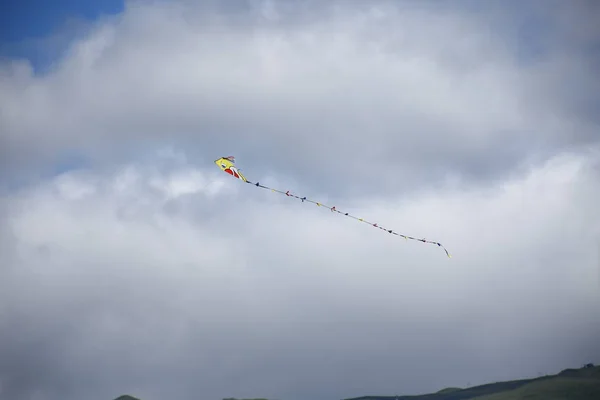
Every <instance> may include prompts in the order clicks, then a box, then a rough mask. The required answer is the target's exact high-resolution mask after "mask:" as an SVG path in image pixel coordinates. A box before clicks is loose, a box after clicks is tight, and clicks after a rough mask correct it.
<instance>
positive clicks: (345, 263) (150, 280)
mask: <svg viewBox="0 0 600 400" xmlns="http://www.w3.org/2000/svg"><path fill="white" fill-rule="evenodd" d="M597 159H598V158H597V154H595V155H593V157H590V158H582V157H581V156H565V157H560V158H558V159H556V160H553V162H551V163H549V164H548V165H546V166H545V167H543V168H539V169H537V170H534V171H532V172H531V173H530V174H529V175H528V176H527V177H523V178H519V179H514V180H513V181H510V182H507V183H505V184H504V185H502V186H499V187H497V188H496V189H495V190H494V191H493V192H487V191H485V190H477V191H472V192H464V191H451V192H446V193H431V194H427V195H423V196H422V197H419V198H414V199H411V200H402V199H394V198H389V199H386V200H377V199H368V200H365V201H364V203H363V204H362V205H359V206H358V207H357V209H356V212H357V213H360V214H361V215H365V216H367V215H369V216H372V217H373V218H381V223H383V221H385V222H386V224H388V225H389V226H390V227H400V226H404V228H405V229H406V230H407V232H408V233H410V232H411V231H412V232H415V233H416V234H418V233H422V234H431V237H432V238H433V237H434V235H435V237H437V238H440V239H439V240H442V239H441V238H445V239H446V241H447V242H448V243H446V244H447V245H448V246H449V247H450V249H451V251H452V252H453V253H454V255H455V257H454V258H453V259H452V260H447V259H446V258H445V256H444V254H443V252H442V251H441V250H439V249H438V248H437V247H434V246H431V247H430V246H428V245H423V244H421V243H418V242H404V241H403V240H401V239H398V238H393V237H391V236H387V235H384V234H382V233H380V232H379V231H377V230H373V229H368V227H364V226H361V225H360V224H356V223H355V222H354V221H351V220H346V219H344V218H341V217H339V216H337V215H330V213H325V212H323V211H322V209H318V208H317V207H314V209H313V208H312V207H308V206H307V205H306V204H302V203H299V202H298V203H295V202H291V201H288V199H287V198H283V200H280V199H279V198H278V197H276V196H273V195H272V194H271V193H268V192H267V193H265V194H264V196H263V195H256V197H252V196H251V197H249V198H248V197H246V195H245V193H241V192H242V191H243V190H244V191H245V190H251V189H252V188H250V189H246V188H245V187H244V188H243V189H242V188H236V187H235V185H236V183H237V182H235V181H233V180H230V179H229V178H228V177H227V176H225V177H221V176H217V177H215V178H214V179H216V180H215V181H214V183H215V184H217V187H219V190H218V191H217V192H216V193H215V192H210V191H209V190H208V189H205V188H201V187H200V186H197V187H196V189H195V190H187V191H180V192H179V193H178V194H173V189H172V188H173V187H188V188H189V187H193V184H194V183H195V182H207V183H210V181H209V179H210V177H208V176H207V175H206V173H204V172H202V171H198V170H193V169H189V168H187V167H185V166H181V165H180V166H177V167H175V168H174V169H173V170H171V171H162V172H161V171H152V170H150V169H148V168H144V167H142V166H139V165H131V166H127V167H124V168H122V169H120V170H119V172H117V173H115V174H106V175H105V174H100V173H94V172H86V173H83V172H71V173H66V174H65V175H62V176H59V177H57V178H55V179H54V180H53V181H50V182H47V183H45V184H41V185H40V186H38V187H34V188H31V189H28V190H27V191H24V192H22V193H19V194H15V195H13V197H11V198H9V199H6V201H7V202H8V204H10V205H11V208H10V211H11V219H10V224H9V225H5V228H8V229H9V230H10V232H12V233H13V235H14V240H15V242H16V245H15V246H14V248H15V249H16V250H17V251H15V253H14V254H13V256H12V258H11V259H10V262H9V263H8V264H7V265H8V266H9V268H4V269H3V270H2V275H3V276H2V291H1V292H2V293H3V297H4V299H3V301H2V303H3V304H5V307H4V313H3V318H2V326H3V331H4V334H3V341H2V343H3V347H2V353H3V357H2V360H3V363H2V368H1V373H0V376H2V377H3V378H2V383H3V390H5V392H4V394H5V395H7V396H8V397H10V398H15V399H20V398H26V397H27V396H26V394H27V392H26V389H25V388H27V390H36V389H37V390H41V391H42V392H43V393H46V394H47V395H48V397H42V398H48V399H53V398H58V397H61V396H64V393H67V394H68V395H70V396H72V397H66V398H77V397H81V396H82V395H84V393H88V394H86V396H88V397H89V398H98V399H101V398H110V397H111V396H114V395H115V394H117V393H120V392H127V391H135V393H138V394H139V395H141V396H146V397H147V398H161V396H163V397H164V396H167V395H169V394H170V395H171V396H177V397H178V398H182V399H186V398H190V399H191V398H194V396H197V394H198V393H202V395H203V396H205V397H214V398H219V396H221V397H226V396H234V395H235V396H252V395H265V396H273V397H280V398H303V397H306V396H310V397H314V398H323V399H325V398H332V397H333V396H338V397H336V398H339V396H353V395H360V394H364V393H374V392H378V393H379V392H386V393H395V392H404V393H411V392H423V391H427V390H436V389H437V388H440V387H441V386H444V385H464V384H466V382H463V381H466V380H468V381H470V382H485V381H486V380H493V379H501V378H506V379H508V378H512V377H518V376H522V375H528V374H531V373H532V372H531V371H534V370H535V371H538V370H543V372H553V371H554V370H556V369H560V368H562V367H564V366H565V365H574V364H575V365H576V364H578V363H580V362H584V361H585V360H587V359H589V357H598V356H600V353H599V351H600V349H598V348H597V346H596V347H594V344H593V343H595V340H594V337H597V336H594V335H597V334H598V333H600V320H599V319H598V315H600V314H599V313H598V312H597V311H598V293H599V291H598V290H599V284H600V282H598V277H597V276H596V274H598V269H597V268H598V267H597V261H596V260H595V259H594V257H595V250H594V249H595V248H596V247H597V246H599V243H598V238H599V237H600V225H599V224H598V223H597V222H591V221H600V219H599V218H597V217H598V215H597V211H594V206H593V202H592V201H593V199H594V198H597V196H598V195H599V194H600V186H598V183H597V182H598V179H597V178H598V174H597V170H596V171H594V169H593V167H594V164H593V162H596V163H597ZM590 162H591V164H590ZM595 167H596V168H597V167H598V166H597V164H596V165H595ZM221 179H225V181H221ZM218 185H221V186H218ZM232 190H238V193H237V194H236V193H233V192H232ZM249 199H250V200H249ZM219 209H221V211H219ZM224 209H226V210H227V211H226V212H225V211H224ZM201 210H204V211H201ZM206 210H212V212H213V213H215V214H220V217H218V218H217V217H215V214H212V213H208V212H206ZM594 213H595V214H596V215H594ZM592 218H595V219H592ZM6 305H8V307H6ZM550 349H560V350H557V351H551V350H550ZM457 359H461V362H462V367H461V368H456V360H457ZM515 360H519V361H518V363H517V362H516V361H515ZM507 365H509V366H510V368H507ZM483 366H485V368H481V367H483ZM432 370H433V371H438V373H432V374H431V375H430V374H429V373H428V374H426V376H427V377H428V378H423V374H424V373H425V372H424V371H430V372H431V371H432ZM482 371H485V372H482ZM157 377H161V378H160V379H157ZM78 382H80V383H78ZM84 382H85V383H84ZM88 382H89V383H88ZM90 392H91V393H90ZM53 396H54V397H53Z"/></svg>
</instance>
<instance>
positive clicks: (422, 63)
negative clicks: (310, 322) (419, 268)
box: [0, 2, 598, 192]
mask: <svg viewBox="0 0 600 400" xmlns="http://www.w3.org/2000/svg"><path fill="white" fill-rule="evenodd" d="M256 4H259V6H257V7H254V8H251V9H250V10H253V11H254V12H250V11H248V10H246V11H244V12H242V11H238V12H234V11H232V10H217V11H218V12H219V13H216V12H217V11H216V10H214V9H212V8H208V9H207V7H208V6H204V7H199V9H198V8H196V6H192V5H189V4H171V3H168V4H164V3H148V4H146V3H142V2H133V3H129V4H128V6H127V9H126V11H125V12H124V13H123V14H121V15H119V16H117V17H114V18H112V19H107V20H102V21H101V22H99V23H98V24H97V25H96V26H95V27H94V29H92V30H91V33H90V34H89V35H87V36H85V37H81V38H77V39H76V40H75V41H74V42H73V44H72V46H71V48H70V49H69V52H68V53H67V54H66V55H65V57H64V58H62V59H60V60H58V62H57V65H56V67H55V69H54V71H53V72H51V73H48V74H46V75H43V76H34V75H32V70H31V68H30V67H29V66H28V65H27V64H26V63H24V62H17V61H14V62H12V63H10V64H6V65H5V66H4V68H3V69H4V71H5V72H4V73H3V76H4V79H3V80H2V83H1V85H2V88H3V90H2V97H1V98H0V104H2V108H3V109H4V110H5V112H4V115H5V117H4V118H3V121H4V122H3V123H2V125H3V126H2V130H3V131H4V132H6V133H5V135H3V136H5V139H4V141H5V145H4V146H3V149H4V150H3V153H2V159H3V160H4V161H3V163H4V165H5V167H7V169H6V170H8V167H9V166H10V165H13V164H14V165H15V166H19V167H21V168H22V167H25V165H24V161H23V160H28V159H31V158H32V157H35V158H38V159H40V160H44V161H47V162H50V161H53V160H56V158H57V157H60V156H61V155H63V153H64V151H66V150H69V151H75V152H80V153H83V154H84V155H85V156H86V157H89V158H92V159H93V160H94V161H97V162H101V161H103V160H107V159H115V157H121V158H120V160H121V161H123V160H127V158H128V157H130V156H132V155H135V154H139V152H141V151H145V149H147V148H148V147H152V146H155V145H156V144H164V143H166V144H169V145H171V144H173V143H175V144H177V145H180V146H186V147H188V148H190V151H193V154H194V155H195V156H196V157H198V159H211V160H212V159H213V158H211V157H214V154H215V152H216V153H218V152H219V151H224V150H225V149H226V150H227V151H231V152H235V154H236V155H237V156H238V157H240V158H242V159H244V160H247V161H248V162H249V163H251V164H252V165H255V166H256V170H257V171H258V173H263V172H265V171H266V170H267V169H268V168H271V165H277V166H278V168H279V169H280V171H281V172H282V173H286V174H290V175H293V176H295V177H296V176H298V175H297V174H302V175H303V176H308V177H311V178H313V180H319V182H323V184H329V185H332V184H335V183H337V182H338V180H339V172H338V170H339V169H340V168H344V171H345V173H346V174H348V175H350V176H355V177H356V179H359V180H361V181H365V180H368V181H370V182H372V183H373V185H372V186H371V187H370V189H373V190H377V188H379V187H383V188H386V189H387V190H388V191H398V190H403V189H400V188H401V187H405V186H411V185H415V184H422V182H423V181H425V180H426V181H429V180H431V179H436V180H437V181H438V182H439V181H440V180H442V181H443V179H445V178H446V175H447V174H448V173H457V174H460V175H461V176H464V177H465V179H467V180H471V179H473V178H477V179H483V178H489V177H496V178H498V177H502V176H504V174H505V173H506V172H507V171H508V172H511V171H513V170H514V168H515V167H516V166H519V165H520V164H521V163H525V164H527V163H528V162H529V158H528V157H530V156H531V154H530V152H529V150H527V149H532V148H537V150H536V153H539V154H540V157H541V158H542V159H545V158H547V157H548V156H551V155H552V154H554V153H555V152H556V151H557V149H558V148H560V147H561V146H564V145H573V144H582V143H583V144H589V142H590V141H591V140H592V135H593V134H594V132H596V130H595V125H593V124H591V121H590V120H589V118H591V117H590V116H589V115H587V116H580V115H572V113H571V112H570V110H566V109H565V100H564V98H565V95H567V93H568V92H567V91H568V90H569V88H570V87H577V88H578V89H579V90H578V91H576V92H571V93H570V94H568V96H569V98H567V101H568V104H574V103H577V102H579V103H584V104H594V103H593V101H592V100H593V99H592V98H590V96H591V97H594V95H593V93H596V91H594V90H593V89H595V88H598V79H597V77H596V74H595V69H593V68H591V66H590V65H587V64H585V62H584V61H585V59H584V56H582V55H581V54H580V55H579V56H578V57H573V54H572V52H568V51H567V50H565V48H566V45H562V46H560V47H558V48H557V50H555V51H551V50H548V51H547V52H546V53H545V54H544V56H543V57H540V58H538V59H537V62H531V63H529V64H528V65H527V66H522V65H521V64H520V62H519V53H518V52H517V51H515V50H514V49H513V48H512V47H510V45H512V44H514V42H512V41H511V40H510V39H509V40H508V41H507V40H506V39H504V36H503V34H504V33H503V32H504V31H502V33H495V32H494V31H492V30H490V28H489V24H491V23H492V22H494V21H496V23H498V21H501V22H504V20H505V18H504V19H503V18H501V17H500V16H501V15H502V14H499V13H490V14H485V13H480V14H477V13H475V14H473V13H472V14H469V13H461V11H460V10H443V12H436V9H435V7H433V6H432V5H425V6H423V5H418V4H415V3H411V2H407V3H406V4H404V5H402V6H396V5H393V4H392V3H387V2H383V3H377V4H373V5H372V6H371V7H364V6H362V7H359V6H356V5H355V6H353V5H351V4H346V3H333V4H334V5H328V6H325V5H321V6H317V5H316V3H314V4H313V3H311V4H312V5H311V7H316V8H308V11H306V9H304V13H302V11H303V9H302V8H301V7H300V6H298V7H294V6H292V4H290V3H280V4H279V3H274V2H270V3H256ZM265 4H266V5H265ZM215 7H216V6H215ZM265 7H267V8H266V9H270V10H271V11H270V13H271V14H273V13H275V12H279V13H280V17H279V18H278V19H275V20H274V19H273V17H272V16H271V17H268V18H267V17H264V16H262V14H261V10H264V9H265ZM209 11H211V12H209ZM269 15H270V14H269ZM569 22H570V25H569V26H571V25H572V24H573V22H572V21H569ZM513 24H514V23H513ZM492 26H493V25H492ZM511 27H513V25H511ZM509 32H510V31H509ZM594 32H595V31H594ZM509 37H510V36H509ZM561 37H562V36H561ZM515 40H516V39H515ZM569 44H570V43H569ZM566 85H568V86H566ZM586 88H587V89H586ZM117 139H118V140H117ZM192 146H193V147H192ZM192 149H193V150H192ZM219 154H220V153H219ZM313 160H318V162H311V161H313ZM265 161H266V162H265ZM267 162H268V164H267ZM382 164H385V165H389V166H391V167H392V168H385V167H383V165H382ZM300 171H302V172H300ZM374 171H377V173H376V174H375V175H376V176H377V177H378V179H377V180H373V179H372V178H370V177H372V176H373V172H374ZM391 171H394V172H391ZM396 171H400V172H396ZM338 186H340V187H339V190H342V189H345V190H349V191H352V190H353V191H354V192H357V191H358V189H356V188H349V187H348V185H341V184H340V185H338Z"/></svg>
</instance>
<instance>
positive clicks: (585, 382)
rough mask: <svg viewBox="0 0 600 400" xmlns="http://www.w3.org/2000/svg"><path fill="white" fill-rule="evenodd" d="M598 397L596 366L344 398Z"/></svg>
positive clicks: (569, 399) (500, 399) (510, 399)
mask: <svg viewBox="0 0 600 400" xmlns="http://www.w3.org/2000/svg"><path fill="white" fill-rule="evenodd" d="M467 399H469V400H599V399H600V367H594V366H592V365H588V366H587V367H584V368H579V369H566V370H564V371H562V372H560V373H558V374H556V375H546V376H542V377H539V378H533V379H520V380H515V381H506V382H495V383H488V384H485V385H480V386H474V387H470V388H466V389H460V388H446V389H442V390H440V391H439V392H436V393H430V394H422V395H413V396H362V397H355V398H351V399H345V400H467Z"/></svg>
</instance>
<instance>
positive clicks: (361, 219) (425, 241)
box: [245, 180, 452, 258]
mask: <svg viewBox="0 0 600 400" xmlns="http://www.w3.org/2000/svg"><path fill="white" fill-rule="evenodd" d="M245 182H246V183H250V184H252V185H254V186H256V187H259V188H263V189H267V190H270V191H272V192H276V193H280V194H284V195H286V196H288V197H293V198H295V199H298V200H300V201H302V202H303V203H304V202H307V203H312V204H316V205H317V206H318V207H325V208H328V209H329V210H331V212H336V213H338V214H342V215H344V216H346V217H350V218H353V219H355V220H357V221H359V222H364V223H366V224H369V225H371V226H373V227H375V228H379V229H381V230H383V231H386V232H388V233H390V234H392V235H396V236H400V237H402V238H404V239H406V240H416V241H419V242H423V243H430V244H435V245H437V246H438V247H441V248H442V249H443V250H444V252H446V256H448V258H452V256H451V255H450V253H449V252H448V250H446V248H445V247H444V246H443V245H442V244H441V243H439V242H434V241H431V240H426V239H419V238H416V237H412V236H407V235H403V234H400V233H397V232H395V231H393V230H391V229H386V228H384V227H382V226H379V225H378V224H376V223H373V222H369V221H367V220H365V219H364V218H358V217H355V216H354V215H351V214H349V213H347V212H343V211H340V210H338V209H337V208H335V206H333V207H330V206H326V205H325V204H323V203H319V202H317V201H314V200H311V199H308V198H306V197H300V196H297V195H295V194H293V193H290V191H289V190H288V191H285V192H284V191H282V190H278V189H273V188H270V187H268V186H265V185H261V184H260V183H259V182H256V183H255V182H250V181H248V180H247V181H245Z"/></svg>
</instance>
